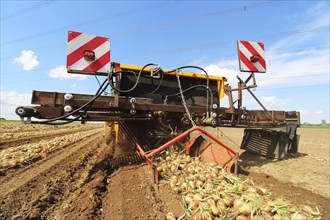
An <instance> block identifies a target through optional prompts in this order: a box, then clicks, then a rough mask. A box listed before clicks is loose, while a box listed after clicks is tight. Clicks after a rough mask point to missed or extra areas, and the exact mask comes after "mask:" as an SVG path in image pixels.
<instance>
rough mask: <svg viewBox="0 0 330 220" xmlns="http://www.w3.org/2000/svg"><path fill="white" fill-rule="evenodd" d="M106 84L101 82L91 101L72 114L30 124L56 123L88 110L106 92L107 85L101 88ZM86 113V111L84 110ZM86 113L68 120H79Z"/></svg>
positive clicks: (105, 81) (106, 80)
mask: <svg viewBox="0 0 330 220" xmlns="http://www.w3.org/2000/svg"><path fill="white" fill-rule="evenodd" d="M107 82H108V79H105V80H104V81H103V83H102V84H101V86H100V87H99V89H98V90H97V92H96V94H95V96H94V97H93V98H92V99H91V100H89V101H88V102H87V103H86V104H84V105H82V106H81V107H79V108H77V109H76V110H74V111H72V112H70V113H68V114H66V115H62V116H60V117H56V118H52V119H49V120H47V121H40V122H39V121H33V122H31V123H32V124H50V122H53V121H57V120H63V119H65V118H66V117H69V116H71V115H73V114H75V113H77V112H79V111H80V110H82V109H85V108H86V109H88V108H90V106H91V105H92V104H93V102H94V101H95V100H96V99H97V98H98V97H100V95H101V94H102V93H103V92H104V91H105V90H106V88H107V87H108V84H107V85H106V86H105V87H104V88H103V89H102V87H103V86H104V85H105V84H106V83H107ZM86 111H87V110H86ZM86 111H84V112H83V113H82V114H80V115H79V116H77V117H76V118H74V119H69V120H76V119H78V118H80V117H81V116H82V115H83V114H84V113H85V112H86Z"/></svg>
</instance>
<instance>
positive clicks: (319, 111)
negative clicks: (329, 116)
mask: <svg viewBox="0 0 330 220" xmlns="http://www.w3.org/2000/svg"><path fill="white" fill-rule="evenodd" d="M315 115H319V116H322V115H323V111H322V110H318V111H316V112H315Z"/></svg>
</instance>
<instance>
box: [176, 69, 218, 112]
mask: <svg viewBox="0 0 330 220" xmlns="http://www.w3.org/2000/svg"><path fill="white" fill-rule="evenodd" d="M187 68H195V69H199V70H201V71H203V72H204V73H205V75H206V89H207V92H206V113H207V115H209V113H210V112H209V92H210V90H209V74H208V73H207V72H206V71H205V70H204V69H203V68H201V67H199V66H181V67H179V68H176V69H175V70H173V71H170V72H175V71H177V70H181V69H187ZM211 93H212V91H211ZM212 106H213V99H212Z"/></svg>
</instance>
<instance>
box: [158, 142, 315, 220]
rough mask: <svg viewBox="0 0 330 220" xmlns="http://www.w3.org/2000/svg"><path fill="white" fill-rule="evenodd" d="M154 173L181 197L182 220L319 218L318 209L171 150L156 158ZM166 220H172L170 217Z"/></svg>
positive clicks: (214, 165) (213, 165) (300, 219)
mask: <svg viewBox="0 0 330 220" xmlns="http://www.w3.org/2000/svg"><path fill="white" fill-rule="evenodd" d="M157 159H158V165H157V170H158V172H159V173H160V175H161V176H162V177H163V179H164V181H165V182H166V183H168V184H169V185H170V187H171V188H172V189H173V190H174V191H175V192H176V193H178V194H179V195H181V197H182V206H183V207H184V209H185V212H186V214H185V218H186V219H196V220H199V219H201V220H208V219H210V220H211V219H238V220H245V219H292V220H294V219H297V220H298V219H299V220H303V219H321V215H320V212H319V210H318V209H317V207H316V210H313V209H312V208H311V207H309V206H294V205H292V204H291V203H290V202H288V201H285V200H283V199H273V198H271V193H270V192H269V191H268V190H267V189H266V188H263V187H259V186H256V185H255V184H254V183H253V181H252V180H251V179H246V180H242V179H240V178H238V177H237V176H234V175H233V174H231V173H228V172H226V171H225V170H224V169H222V168H221V167H220V166H218V165H216V164H212V163H204V162H202V161H201V160H200V158H199V157H190V156H189V155H187V154H184V153H178V152H177V151H175V150H174V148H173V149H171V150H168V151H165V152H164V153H163V154H162V155H160V156H159V158H157ZM168 219H175V218H174V217H173V216H172V217H171V218H168Z"/></svg>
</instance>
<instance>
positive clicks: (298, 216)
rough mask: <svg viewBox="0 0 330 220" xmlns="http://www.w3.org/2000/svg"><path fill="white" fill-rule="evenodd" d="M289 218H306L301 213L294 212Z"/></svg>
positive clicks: (294, 219)
mask: <svg viewBox="0 0 330 220" xmlns="http://www.w3.org/2000/svg"><path fill="white" fill-rule="evenodd" d="M291 220H307V217H306V216H304V215H303V214H300V213H298V212H296V213H294V214H293V215H292V216H291Z"/></svg>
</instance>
